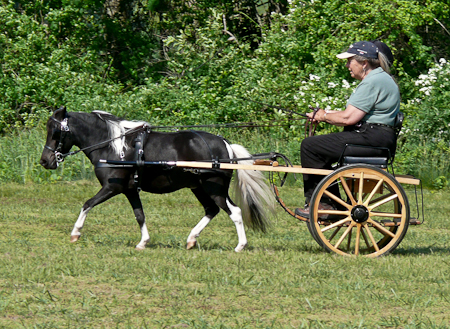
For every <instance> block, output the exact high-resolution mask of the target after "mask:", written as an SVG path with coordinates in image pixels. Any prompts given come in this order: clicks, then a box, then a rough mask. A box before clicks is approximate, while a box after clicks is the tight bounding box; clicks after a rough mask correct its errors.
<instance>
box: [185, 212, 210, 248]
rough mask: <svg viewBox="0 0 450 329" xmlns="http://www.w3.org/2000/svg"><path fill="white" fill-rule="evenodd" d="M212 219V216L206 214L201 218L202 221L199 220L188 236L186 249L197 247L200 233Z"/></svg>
mask: <svg viewBox="0 0 450 329" xmlns="http://www.w3.org/2000/svg"><path fill="white" fill-rule="evenodd" d="M210 221H211V218H209V217H207V216H205V217H203V218H202V219H201V220H200V222H198V224H197V225H195V227H194V228H193V229H192V231H191V233H189V236H188V238H187V245H186V249H191V248H193V247H195V245H196V244H197V238H198V236H199V235H200V233H202V231H203V229H204V228H205V227H206V225H208V224H209V222H210Z"/></svg>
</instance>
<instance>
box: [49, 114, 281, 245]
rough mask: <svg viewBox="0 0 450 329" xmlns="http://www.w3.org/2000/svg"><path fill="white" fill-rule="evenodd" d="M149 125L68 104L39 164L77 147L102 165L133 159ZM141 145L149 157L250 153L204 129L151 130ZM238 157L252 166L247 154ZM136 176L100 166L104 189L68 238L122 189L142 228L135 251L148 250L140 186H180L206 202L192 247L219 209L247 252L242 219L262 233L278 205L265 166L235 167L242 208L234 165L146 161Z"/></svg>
mask: <svg viewBox="0 0 450 329" xmlns="http://www.w3.org/2000/svg"><path fill="white" fill-rule="evenodd" d="M145 124H146V123H145V122H142V121H141V122H135V121H126V120H121V119H119V118H117V117H115V116H113V115H111V114H108V113H106V112H102V111H93V112H92V113H78V112H67V111H66V108H65V107H61V108H60V109H58V110H56V111H55V112H54V113H53V115H52V116H51V117H50V118H49V120H48V122H47V141H46V145H45V147H44V151H43V152H42V156H41V160H40V164H41V165H42V166H43V167H44V168H46V169H56V168H57V167H58V164H59V162H60V161H62V160H63V158H64V156H67V155H68V154H70V153H69V152H70V150H71V148H72V146H74V145H75V146H77V147H79V148H80V150H81V151H83V152H84V153H85V155H86V156H87V157H88V158H89V160H90V161H91V163H92V164H93V165H97V163H98V162H99V160H100V159H109V160H126V161H133V160H135V159H134V157H135V141H136V138H137V135H138V133H137V131H138V130H139V128H140V127H143V126H144V125H145ZM146 125H148V126H150V125H149V124H146ZM142 148H143V152H144V157H145V161H146V162H147V161H205V160H206V161H208V160H209V161H211V160H212V158H213V159H216V158H217V159H231V158H234V159H236V158H248V157H250V154H249V152H248V151H247V150H246V149H245V148H244V147H242V146H240V145H237V144H231V145H230V144H229V143H228V142H227V141H226V140H225V139H224V138H222V137H219V136H215V135H212V134H209V133H206V132H203V131H179V132H171V133H164V132H150V133H149V134H148V136H147V138H146V141H145V142H144V143H143V147H142ZM72 153H73V152H72ZM61 155H62V156H63V157H62V158H61ZM238 163H243V164H248V163H249V160H242V161H239V162H238ZM250 163H251V160H250ZM135 174H136V169H135V168H134V167H133V168H129V167H128V168H126V167H124V168H116V167H113V168H111V167H102V166H96V167H95V175H96V176H97V178H98V180H99V182H100V184H101V185H102V188H101V189H100V191H99V192H98V193H97V194H96V195H95V196H94V197H92V198H91V199H89V200H88V201H86V203H85V204H84V205H83V208H82V209H81V212H80V215H79V217H78V219H77V221H76V223H75V225H74V228H73V230H72V233H71V240H70V241H71V242H76V241H77V240H78V239H79V237H80V235H81V229H82V228H83V226H84V222H85V219H86V216H87V214H88V212H89V211H90V210H91V209H92V208H93V207H95V206H96V205H98V204H100V203H102V202H104V201H106V200H108V199H110V198H112V197H113V196H115V195H118V194H121V193H123V194H125V196H126V197H127V199H128V201H129V202H130V204H131V206H132V208H133V211H134V214H135V217H136V221H137V222H138V224H139V226H140V229H141V241H140V242H139V244H138V245H137V246H136V249H139V250H142V249H144V248H145V246H146V244H147V243H148V242H149V240H150V236H149V233H148V230H147V225H146V221H145V215H144V211H143V208H142V203H141V199H140V196H139V191H140V189H142V191H145V192H150V193H158V194H162V193H170V192H174V191H176V190H179V189H182V188H190V189H191V190H192V192H193V193H194V195H195V196H196V197H197V199H198V201H200V203H201V204H202V206H203V208H204V210H205V215H204V217H203V218H202V219H201V220H200V222H199V223H198V224H197V225H196V226H195V227H194V228H193V229H192V231H191V233H190V234H189V236H188V238H187V249H191V248H193V247H194V246H195V245H196V243H197V238H198V236H199V235H200V233H201V232H202V230H203V229H204V228H205V227H206V225H207V224H208V223H209V222H210V221H211V219H213V218H214V216H216V215H217V214H218V213H219V211H220V209H223V210H224V211H225V212H226V213H227V214H228V215H229V216H230V218H231V220H232V221H233V222H234V224H235V226H236V230H237V235H238V239H239V241H238V245H237V246H236V248H235V251H236V252H239V251H242V250H243V249H244V248H245V246H246V245H247V238H246V234H245V227H244V223H245V224H246V225H247V226H248V227H250V228H253V229H256V230H261V231H263V232H265V231H266V229H267V227H268V225H269V224H270V223H269V215H270V212H271V211H272V210H273V207H274V201H273V200H274V198H273V195H272V192H271V190H270V188H269V187H268V186H267V184H266V183H265V177H264V175H263V174H262V173H261V172H260V171H253V170H237V180H236V179H235V180H234V182H236V191H238V192H240V193H236V196H235V197H236V200H237V201H239V202H238V203H239V204H240V206H241V208H239V207H238V206H237V205H236V204H235V203H234V202H233V201H232V200H231V199H230V196H229V195H228V189H229V185H230V181H231V178H232V174H233V171H232V170H222V169H209V170H192V169H191V170H189V169H186V168H180V167H169V166H164V165H154V166H145V167H143V169H142V171H141V173H140V177H139V186H137V184H136V178H135ZM238 198H239V200H238ZM241 209H242V211H241Z"/></svg>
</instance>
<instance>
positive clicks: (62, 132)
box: [44, 116, 79, 165]
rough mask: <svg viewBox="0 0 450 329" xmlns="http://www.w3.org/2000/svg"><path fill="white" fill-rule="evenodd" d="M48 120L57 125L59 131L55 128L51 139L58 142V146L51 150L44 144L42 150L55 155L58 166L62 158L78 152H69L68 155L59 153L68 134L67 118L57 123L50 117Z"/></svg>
mask: <svg viewBox="0 0 450 329" xmlns="http://www.w3.org/2000/svg"><path fill="white" fill-rule="evenodd" d="M50 119H52V120H53V121H55V122H56V123H59V129H58V128H55V129H53V131H52V139H53V140H58V145H57V146H56V148H54V149H53V148H51V147H50V146H48V145H47V144H45V146H44V148H45V149H47V150H50V151H52V152H54V153H55V159H56V163H57V164H58V165H59V164H60V163H61V162H63V161H64V158H65V157H66V156H68V155H71V154H75V153H78V152H79V151H75V152H69V153H65V154H63V153H61V150H62V147H63V142H64V138H65V137H66V136H67V134H68V133H69V132H70V129H69V118H67V117H65V118H64V119H63V120H62V121H59V120H57V119H56V118H54V117H53V116H51V117H50Z"/></svg>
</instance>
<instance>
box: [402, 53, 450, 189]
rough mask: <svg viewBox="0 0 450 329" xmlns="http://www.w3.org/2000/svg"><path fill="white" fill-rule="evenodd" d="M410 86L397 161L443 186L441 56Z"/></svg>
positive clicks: (447, 114)
mask: <svg viewBox="0 0 450 329" xmlns="http://www.w3.org/2000/svg"><path fill="white" fill-rule="evenodd" d="M414 86H415V88H416V90H415V94H414V97H413V98H411V99H409V100H407V101H406V102H405V104H404V111H405V112H406V114H407V116H406V120H405V124H404V128H403V130H402V132H401V135H400V138H399V146H400V147H399V151H400V152H399V156H398V157H397V165H399V166H400V167H402V169H403V170H404V171H407V172H409V173H412V174H416V175H418V176H419V177H421V178H422V180H424V181H425V183H426V184H427V185H432V186H434V187H435V188H444V187H446V186H447V185H448V184H447V181H448V180H450V160H449V159H450V63H449V62H448V61H447V60H446V59H444V58H441V59H440V60H439V62H438V63H436V64H435V65H434V66H433V67H431V68H430V69H429V70H428V72H427V74H421V75H420V76H419V77H418V79H417V80H416V81H415V82H414Z"/></svg>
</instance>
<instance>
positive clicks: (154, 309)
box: [0, 181, 450, 328]
mask: <svg viewBox="0 0 450 329" xmlns="http://www.w3.org/2000/svg"><path fill="white" fill-rule="evenodd" d="M98 189H99V185H98V184H97V183H96V182H90V181H78V182H73V183H56V184H45V185H18V184H3V185H0V204H1V207H0V232H1V234H0V327H1V328H116V327H117V328H448V327H450V311H449V310H450V286H449V281H450V257H449V256H450V252H449V251H450V220H449V218H448V217H449V216H448V214H449V213H450V193H449V192H448V191H442V192H434V193H431V192H429V191H425V192H424V195H425V214H426V221H425V224H423V225H421V226H415V227H414V226H413V227H410V228H409V230H408V233H407V234H406V237H405V239H404V240H403V242H402V243H401V244H400V246H399V247H398V248H397V249H396V250H395V251H394V253H393V254H391V255H389V256H386V257H381V258H377V259H367V258H364V257H355V258H347V257H342V256H337V255H335V254H328V253H325V252H324V251H323V250H322V249H321V248H320V247H319V246H318V245H317V243H316V242H315V241H314V240H313V238H312V237H311V236H310V234H309V233H308V229H307V227H306V225H305V224H304V223H300V222H298V221H297V220H295V219H294V218H292V217H290V216H289V215H288V214H286V213H285V212H284V211H283V210H282V209H281V207H279V209H278V216H277V218H276V219H274V221H273V227H272V229H271V230H270V231H269V232H268V233H266V234H262V233H255V232H252V231H247V237H248V241H249V245H248V247H247V249H246V250H245V251H244V252H242V253H239V254H238V253H235V252H234V251H233V249H234V247H235V246H236V245H237V235H236V230H235V227H234V224H233V223H232V221H231V220H230V219H229V218H228V217H227V216H226V215H225V213H223V212H222V213H221V214H220V215H219V216H218V217H217V218H216V219H214V220H213V221H212V222H211V223H210V224H209V226H207V228H206V229H205V230H204V232H203V233H202V234H201V236H200V238H199V245H198V246H197V247H196V248H195V249H194V250H190V251H187V250H185V243H186V238H187V236H188V234H189V232H190V230H191V229H192V228H193V227H194V226H195V225H196V224H197V222H198V221H199V220H200V219H201V217H202V216H203V210H202V208H201V206H200V205H199V204H198V202H197V201H196V199H195V198H194V196H193V195H192V193H191V192H190V191H189V190H184V191H180V192H176V193H173V194H168V195H151V194H146V193H142V194H141V195H142V199H143V203H144V210H145V211H146V215H147V222H148V226H149V231H150V235H151V243H150V244H149V245H148V247H147V249H146V250H144V251H135V250H134V246H135V245H136V244H137V243H138V242H139V240H140V231H139V227H138V225H137V223H136V221H135V219H134V215H133V212H132V209H131V206H130V205H129V204H128V203H127V201H126V198H125V197H124V196H118V197H115V198H114V199H112V200H109V201H107V202H106V203H104V204H102V205H100V206H98V207H96V208H94V209H93V210H92V211H91V212H90V213H89V215H88V218H87V220H86V225H85V227H84V229H83V232H82V237H81V238H80V240H79V241H78V242H77V243H75V244H71V243H69V240H70V232H71V230H72V227H73V224H74V223H75V221H76V219H77V217H78V213H79V211H80V210H81V207H82V205H83V203H84V202H85V201H86V200H87V199H88V198H90V197H91V196H93V195H94V194H95V193H96V192H97V190H98ZM412 192H413V191H412V190H411V191H409V190H408V194H409V195H410V201H411V203H413V199H414V198H413V194H411V193H412ZM291 193H292V194H294V197H295V193H299V205H300V201H301V192H300V191H299V190H298V189H292V191H291ZM291 197H292V195H291ZM412 213H413V214H414V215H415V213H416V211H415V209H412Z"/></svg>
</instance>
